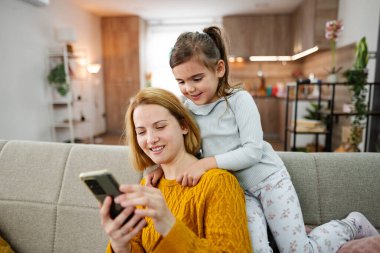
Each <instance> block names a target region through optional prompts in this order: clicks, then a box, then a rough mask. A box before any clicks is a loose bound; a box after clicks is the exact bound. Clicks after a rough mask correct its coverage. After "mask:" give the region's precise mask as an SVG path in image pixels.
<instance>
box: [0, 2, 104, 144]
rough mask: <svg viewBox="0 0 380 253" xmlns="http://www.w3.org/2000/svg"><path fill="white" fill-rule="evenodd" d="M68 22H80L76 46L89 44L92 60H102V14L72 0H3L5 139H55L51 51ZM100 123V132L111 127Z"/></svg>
mask: <svg viewBox="0 0 380 253" xmlns="http://www.w3.org/2000/svg"><path fill="white" fill-rule="evenodd" d="M62 27H72V28H74V30H75V32H76V34H77V41H76V42H75V43H73V46H74V50H75V48H84V49H86V52H87V58H88V61H89V63H93V62H99V61H101V58H102V52H101V38H100V18H99V17H97V16H95V15H93V14H90V13H88V12H85V11H83V10H81V9H79V8H78V7H77V6H75V5H74V4H73V3H71V1H67V0H51V1H50V4H49V5H48V6H44V7H37V6H34V5H32V4H29V3H27V2H24V1H21V0H1V1H0V76H1V78H0V139H25V140H39V141H51V140H52V134H51V113H50V106H49V103H48V102H49V100H48V98H49V95H50V94H49V93H48V92H49V91H48V84H47V81H46V75H47V53H48V49H49V48H50V47H55V46H58V45H59V44H57V43H58V42H57V40H56V29H57V28H62ZM101 82H102V81H101ZM99 86H100V87H103V84H102V83H101V85H99ZM102 94H103V93H102ZM100 100H101V101H98V104H99V107H100V108H104V101H103V100H104V99H103V97H101V98H100ZM103 111H104V109H103ZM96 127H97V129H95V132H104V131H105V126H104V124H97V125H96Z"/></svg>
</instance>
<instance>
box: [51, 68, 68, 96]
mask: <svg viewBox="0 0 380 253" xmlns="http://www.w3.org/2000/svg"><path fill="white" fill-rule="evenodd" d="M47 79H48V82H49V84H50V85H51V86H53V87H54V88H56V89H57V92H58V93H59V94H60V95H61V96H63V97H64V96H66V94H67V93H68V92H69V90H70V86H69V84H68V82H67V80H66V71H65V66H64V65H63V63H61V64H58V65H57V66H55V67H54V68H52V69H51V70H50V72H49V75H48V77H47Z"/></svg>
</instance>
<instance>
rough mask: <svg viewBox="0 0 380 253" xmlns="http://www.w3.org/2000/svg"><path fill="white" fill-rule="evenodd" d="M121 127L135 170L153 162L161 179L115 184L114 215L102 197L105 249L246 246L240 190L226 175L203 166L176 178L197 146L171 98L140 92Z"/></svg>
mask: <svg viewBox="0 0 380 253" xmlns="http://www.w3.org/2000/svg"><path fill="white" fill-rule="evenodd" d="M126 126H127V134H128V142H129V148H130V151H131V158H132V163H133V165H134V167H135V168H136V169H138V170H140V171H143V170H144V169H145V168H147V167H150V166H153V165H156V164H157V165H160V166H161V168H162V170H163V172H164V177H162V178H161V179H160V181H159V183H158V185H157V188H152V187H146V186H143V185H145V180H144V179H143V180H142V182H141V185H122V186H120V191H121V192H123V194H122V195H120V196H118V197H117V198H115V202H116V203H120V204H121V205H122V206H123V207H125V209H124V211H123V212H122V213H121V214H120V215H119V216H118V217H116V218H115V219H114V220H112V219H111V218H110V215H109V208H110V205H111V202H112V200H111V198H110V197H108V198H107V199H106V200H105V201H104V203H103V206H102V207H101V210H100V213H101V220H102V226H103V228H104V230H105V231H106V233H107V235H108V236H109V238H110V241H109V244H108V247H107V252H252V250H251V246H250V241H249V235H248V229H247V219H246V214H245V203H244V194H243V191H242V189H241V188H240V186H239V184H238V182H237V180H236V179H235V177H234V176H233V175H232V174H230V173H229V172H227V171H224V170H219V169H212V170H209V171H207V172H206V173H205V174H204V175H203V176H202V178H201V180H200V181H199V183H198V184H197V185H196V186H194V187H183V186H181V185H180V184H179V183H177V181H176V177H177V176H178V175H180V174H182V173H183V171H184V170H185V169H186V168H188V167H189V166H190V165H192V164H193V163H195V162H196V161H197V160H198V159H197V158H196V157H195V155H196V154H197V153H198V152H199V148H200V134H199V129H198V128H197V126H196V123H195V121H194V120H193V119H192V117H191V116H190V114H189V113H188V111H187V110H186V108H184V106H183V105H182V104H181V102H180V101H179V99H178V98H177V97H176V96H174V95H173V94H171V93H170V92H168V91H165V90H162V89H157V88H147V89H144V90H142V91H140V92H139V93H138V94H137V95H136V96H135V97H134V99H133V101H132V102H131V105H130V107H129V109H128V112H127V115H126ZM135 207H138V208H135ZM132 213H134V215H133V218H132V219H130V220H129V221H128V222H126V223H125V224H124V220H125V219H126V218H127V217H128V216H129V215H130V214H132Z"/></svg>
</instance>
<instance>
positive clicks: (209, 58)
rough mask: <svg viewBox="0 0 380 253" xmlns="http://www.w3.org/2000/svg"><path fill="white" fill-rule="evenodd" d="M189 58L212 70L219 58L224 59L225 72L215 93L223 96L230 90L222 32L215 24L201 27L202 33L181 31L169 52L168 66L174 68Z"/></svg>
mask: <svg viewBox="0 0 380 253" xmlns="http://www.w3.org/2000/svg"><path fill="white" fill-rule="evenodd" d="M190 59H196V60H199V61H200V62H202V63H203V64H204V65H205V66H206V67H207V68H208V69H210V70H212V71H214V70H215V68H216V66H217V63H218V61H219V60H223V61H224V65H225V73H224V76H223V77H221V78H219V83H218V89H217V95H218V96H219V97H225V96H227V95H229V94H230V92H231V85H230V84H229V83H228V74H229V66H228V59H227V50H226V46H225V39H224V34H222V30H221V29H220V28H219V27H216V26H210V27H206V28H204V29H203V33H199V32H185V33H182V34H181V35H180V36H179V37H178V38H177V41H176V43H175V45H174V47H173V49H172V51H171V53H170V61H169V63H170V67H171V68H174V67H176V66H178V65H180V64H182V63H184V62H187V61H188V60H190Z"/></svg>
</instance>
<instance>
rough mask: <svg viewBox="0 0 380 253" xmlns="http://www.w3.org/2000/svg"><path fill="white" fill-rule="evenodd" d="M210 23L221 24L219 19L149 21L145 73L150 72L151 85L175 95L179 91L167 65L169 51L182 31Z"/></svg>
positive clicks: (199, 29)
mask: <svg viewBox="0 0 380 253" xmlns="http://www.w3.org/2000/svg"><path fill="white" fill-rule="evenodd" d="M210 25H217V26H221V22H220V21H216V20H214V19H209V20H191V21H186V20H185V21H184V20H177V21H170V22H169V21H160V22H150V23H149V25H148V33H147V44H146V47H147V54H146V57H147V58H146V63H147V65H146V66H147V68H146V70H147V73H150V74H151V86H153V87H160V88H163V89H167V90H169V91H171V92H173V93H174V94H176V95H177V96H180V94H181V92H180V90H179V88H178V84H177V81H176V80H175V78H174V76H173V73H172V70H171V68H170V66H169V57H170V51H171V49H172V47H173V46H174V44H175V42H176V39H177V37H178V36H179V35H180V34H181V33H182V32H194V31H199V32H201V31H202V29H203V28H204V27H207V26H210Z"/></svg>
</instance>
